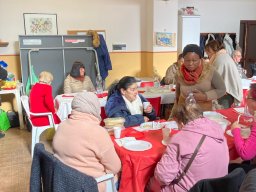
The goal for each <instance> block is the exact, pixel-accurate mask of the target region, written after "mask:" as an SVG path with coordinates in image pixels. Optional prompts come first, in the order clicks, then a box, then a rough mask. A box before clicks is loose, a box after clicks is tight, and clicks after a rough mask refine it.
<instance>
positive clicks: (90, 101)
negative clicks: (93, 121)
mask: <svg viewBox="0 0 256 192" xmlns="http://www.w3.org/2000/svg"><path fill="white" fill-rule="evenodd" d="M71 107H72V109H73V110H75V111H78V112H82V113H88V114H90V115H93V116H95V117H97V118H98V119H99V120H101V116H100V111H101V109H100V102H99V99H98V97H97V96H96V94H95V93H92V92H82V93H78V94H77V95H76V96H75V97H74V99H73V101H72V104H71Z"/></svg>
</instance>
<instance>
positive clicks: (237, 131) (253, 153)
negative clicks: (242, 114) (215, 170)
mask: <svg viewBox="0 0 256 192" xmlns="http://www.w3.org/2000/svg"><path fill="white" fill-rule="evenodd" d="M246 105H247V107H248V112H249V113H250V114H251V115H252V116H254V117H255V115H256V112H255V111H256V84H254V83H253V84H251V86H250V90H249V92H248V95H247V97H246ZM241 127H242V126H241V125H240V124H239V122H237V121H235V122H234V123H233V124H232V126H231V131H232V134H233V136H234V144H235V147H236V151H237V153H238V155H239V156H240V157H241V158H242V159H243V160H246V161H247V162H243V163H242V164H231V165H230V167H229V172H231V171H232V170H233V169H234V168H236V167H242V168H243V169H244V170H245V172H248V171H250V170H251V169H252V168H256V165H255V164H250V162H249V160H252V159H254V158H255V157H256V122H255V118H254V122H253V124H252V127H251V134H250V136H249V138H248V139H244V138H242V136H241Z"/></svg>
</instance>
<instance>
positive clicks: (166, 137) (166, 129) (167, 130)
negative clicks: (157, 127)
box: [162, 127, 172, 144]
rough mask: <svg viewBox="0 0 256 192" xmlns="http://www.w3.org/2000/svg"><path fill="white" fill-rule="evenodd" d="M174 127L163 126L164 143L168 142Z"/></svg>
mask: <svg viewBox="0 0 256 192" xmlns="http://www.w3.org/2000/svg"><path fill="white" fill-rule="evenodd" d="M171 131H172V129H171V128H169V127H164V128H162V133H163V140H162V143H165V144H167V142H168V140H169V137H170V133H171Z"/></svg>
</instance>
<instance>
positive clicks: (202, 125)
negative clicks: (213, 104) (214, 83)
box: [154, 104, 229, 192]
mask: <svg viewBox="0 0 256 192" xmlns="http://www.w3.org/2000/svg"><path fill="white" fill-rule="evenodd" d="M173 115H174V118H175V120H176V121H177V123H178V125H179V127H180V129H181V130H180V132H179V133H177V134H175V135H174V136H172V138H171V139H170V142H169V144H168V145H167V148H166V151H165V153H164V154H163V156H162V158H161V160H160V161H159V162H158V164H157V166H156V168H155V174H154V176H155V179H156V180H157V181H158V183H159V185H160V186H161V190H160V189H159V190H158V191H162V192H173V191H175V192H183V191H188V190H189V189H190V188H191V187H192V186H193V185H194V184H195V183H196V182H197V181H199V180H202V179H209V178H217V177H223V176H225V175H226V174H227V173H228V162H229V152H228V146H227V142H226V138H225V137H224V134H223V131H222V129H221V127H220V125H219V124H218V123H216V122H214V121H211V120H210V119H207V118H204V117H203V113H202V111H201V110H200V108H199V107H198V105H197V104H189V105H186V106H185V105H179V106H178V107H177V109H176V110H175V111H174V114H173ZM199 142H202V144H201V146H200V145H199ZM197 147H198V148H199V150H198V152H197V153H196V156H195V157H194V159H193V158H192V154H193V153H194V152H195V149H196V148H197ZM191 158H192V159H193V160H192V164H190V166H188V170H187V172H186V174H184V176H183V177H182V176H181V174H182V173H183V171H184V169H185V167H186V166H187V165H188V162H189V160H190V159H191ZM175 180H176V182H175ZM155 183H156V182H155ZM156 191H157V190H156Z"/></svg>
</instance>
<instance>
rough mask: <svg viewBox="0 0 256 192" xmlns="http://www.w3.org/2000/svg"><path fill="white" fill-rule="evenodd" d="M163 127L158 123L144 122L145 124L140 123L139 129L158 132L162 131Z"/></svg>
mask: <svg viewBox="0 0 256 192" xmlns="http://www.w3.org/2000/svg"><path fill="white" fill-rule="evenodd" d="M162 127H163V125H162V124H161V123H158V122H154V121H152V122H146V123H141V124H140V128H141V129H143V130H158V129H162Z"/></svg>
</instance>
